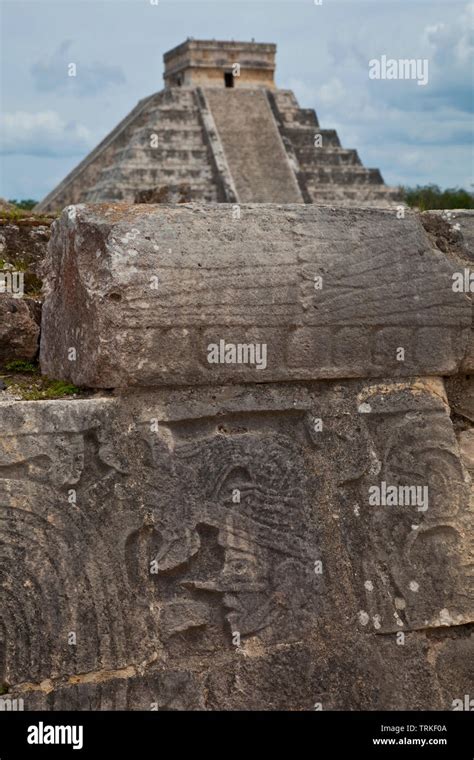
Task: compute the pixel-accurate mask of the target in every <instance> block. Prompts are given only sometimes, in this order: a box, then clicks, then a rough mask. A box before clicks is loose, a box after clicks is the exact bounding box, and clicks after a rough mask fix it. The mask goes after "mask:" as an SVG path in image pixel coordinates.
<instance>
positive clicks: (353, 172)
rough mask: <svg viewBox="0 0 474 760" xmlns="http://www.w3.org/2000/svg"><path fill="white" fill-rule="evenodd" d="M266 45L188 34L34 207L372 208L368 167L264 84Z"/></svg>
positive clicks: (271, 67)
mask: <svg viewBox="0 0 474 760" xmlns="http://www.w3.org/2000/svg"><path fill="white" fill-rule="evenodd" d="M275 53H276V45H274V44H264V43H255V42H251V43H241V42H217V41H215V40H193V39H188V40H186V42H184V43H183V44H181V45H179V46H178V47H176V48H174V49H173V50H170V51H169V52H168V53H166V54H165V56H164V62H165V72H164V79H165V89H164V90H162V91H160V92H158V93H155V94H153V95H150V96H149V97H147V98H144V99H143V100H141V101H140V102H139V103H138V105H137V106H136V107H135V108H134V109H133V110H132V111H131V112H130V113H129V114H128V116H126V117H125V119H123V120H122V121H121V122H120V123H119V124H118V125H117V126H116V127H115V129H113V130H112V132H110V134H109V135H107V137H105V139H104V140H103V141H102V142H101V143H100V144H99V145H98V146H97V147H96V148H95V149H94V150H93V151H92V152H91V153H90V154H89V155H88V156H86V158H85V159H84V160H83V161H81V163H80V164H78V166H77V167H76V168H75V169H73V171H72V172H70V174H68V176H67V177H66V178H65V179H64V180H63V181H62V182H61V183H60V184H59V185H58V186H57V187H56V188H54V190H52V192H51V193H49V195H47V196H46V198H44V199H43V200H42V201H41V203H40V204H39V205H38V206H37V209H38V210H41V211H54V210H57V209H59V208H62V207H64V206H65V205H68V204H73V203H79V202H103V201H107V202H111V201H127V202H155V203H156V202H167V201H183V202H184V201H190V200H193V201H205V202H227V203H317V204H333V205H342V206H382V207H387V206H390V205H392V204H394V203H397V202H400V195H399V191H398V190H397V189H395V188H391V187H387V186H386V185H385V184H384V181H383V179H382V176H381V174H380V171H379V170H378V169H368V168H366V167H365V166H363V165H362V162H361V160H360V158H359V156H358V153H357V151H356V150H353V149H347V148H343V147H342V146H341V143H340V141H339V138H338V135H337V132H336V131H335V130H333V129H321V128H320V126H319V122H318V118H317V116H316V113H315V112H314V111H313V110H312V109H304V108H300V107H299V105H298V102H297V100H296V98H295V96H294V94H293V92H292V91H291V90H280V89H278V88H277V87H276V85H275V82H274V71H275Z"/></svg>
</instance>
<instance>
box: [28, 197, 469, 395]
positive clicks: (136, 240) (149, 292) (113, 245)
mask: <svg viewBox="0 0 474 760" xmlns="http://www.w3.org/2000/svg"><path fill="white" fill-rule="evenodd" d="M239 215H240V218H234V207H233V206H227V205H225V204H219V205H217V206H194V205H192V204H191V205H182V206H179V207H168V206H164V205H159V206H140V205H135V206H127V205H109V206H89V207H88V206H75V207H70V208H68V209H66V210H65V211H64V212H63V214H62V216H61V219H60V220H59V221H58V222H57V223H56V224H55V226H54V233H53V239H52V241H51V245H50V249H49V258H48V266H47V269H48V282H47V289H46V301H45V305H44V313H43V331H42V343H41V363H42V368H43V371H44V372H45V373H46V374H49V375H51V376H53V377H58V378H61V379H68V380H71V381H72V382H74V383H75V384H76V385H83V386H90V387H99V388H113V387H125V386H158V385H170V384H177V385H188V384H205V383H211V384H214V383H215V384H218V383H222V382H230V383H236V382H268V381H281V380H294V379H317V378H344V377H382V376H384V375H385V376H388V375H396V376H404V377H407V376H412V375H415V374H422V373H425V372H426V373H430V374H452V373H454V372H455V371H456V370H457V368H458V367H459V365H460V363H461V361H462V360H463V357H464V355H465V353H466V351H467V342H468V339H469V331H470V326H471V303H470V299H469V297H468V296H467V295H466V294H465V293H456V292H454V291H453V289H452V274H453V271H454V269H455V265H454V264H453V262H452V261H451V260H450V259H449V258H448V257H446V256H445V255H444V254H443V253H442V252H441V251H436V250H434V249H433V248H431V246H430V243H429V241H428V238H427V236H426V234H425V232H424V230H423V228H422V226H421V224H420V222H419V220H418V217H417V216H416V215H414V214H407V216H406V218H404V219H398V218H397V217H396V215H395V214H393V213H392V212H389V211H383V210H377V209H371V210H360V209H359V210H354V211H350V210H346V209H332V208H327V207H315V206H304V205H301V206H297V205H291V206H272V205H255V206H252V205H247V206H245V205H243V206H241V207H240V208H239ZM387 336H389V337H390V340H389V341H387ZM211 338H212V339H211ZM249 345H250V348H249ZM214 347H215V353H214ZM252 347H253V348H252ZM400 347H401V348H402V349H403V358H402V359H400V357H399V356H398V354H397V349H398V348H400ZM440 347H441V348H440ZM240 348H243V354H239V350H240ZM263 348H264V350H265V357H263V356H260V361H259V357H258V356H256V355H254V354H252V350H253V351H254V353H255V351H258V350H263ZM71 359H72V360H71Z"/></svg>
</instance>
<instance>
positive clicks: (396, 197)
mask: <svg viewBox="0 0 474 760" xmlns="http://www.w3.org/2000/svg"><path fill="white" fill-rule="evenodd" d="M308 189H309V190H310V193H311V197H312V202H313V203H316V204H318V203H322V204H334V205H343V206H364V205H367V206H371V205H378V206H386V207H393V206H394V205H396V204H400V203H402V199H401V195H400V193H399V191H398V189H397V188H393V187H387V186H386V185H365V186H364V185H362V186H361V185H359V186H354V185H349V186H347V185H326V186H325V185H319V186H313V187H311V188H308Z"/></svg>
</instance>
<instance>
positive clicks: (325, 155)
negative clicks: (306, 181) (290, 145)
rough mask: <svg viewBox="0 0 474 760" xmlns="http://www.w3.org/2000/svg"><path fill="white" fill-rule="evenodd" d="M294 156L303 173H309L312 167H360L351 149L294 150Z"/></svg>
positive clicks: (354, 152) (357, 158)
mask: <svg viewBox="0 0 474 760" xmlns="http://www.w3.org/2000/svg"><path fill="white" fill-rule="evenodd" d="M296 156H297V158H298V161H299V163H300V166H301V169H302V170H303V171H305V170H306V171H311V170H312V167H313V166H361V165H362V164H361V160H360V158H359V155H358V153H357V151H356V150H353V149H351V148H323V147H322V148H315V147H311V148H309V147H302V148H297V149H296Z"/></svg>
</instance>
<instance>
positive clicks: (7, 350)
mask: <svg viewBox="0 0 474 760" xmlns="http://www.w3.org/2000/svg"><path fill="white" fill-rule="evenodd" d="M39 312H40V308H39V304H38V303H37V302H35V301H33V300H32V299H29V298H28V299H27V298H14V297H13V296H11V295H9V294H7V293H0V366H1V365H2V364H6V363H7V362H9V361H13V360H15V359H26V360H28V359H34V358H35V356H36V354H37V353H38V349H39V333H40V326H39V323H38V314H39Z"/></svg>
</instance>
